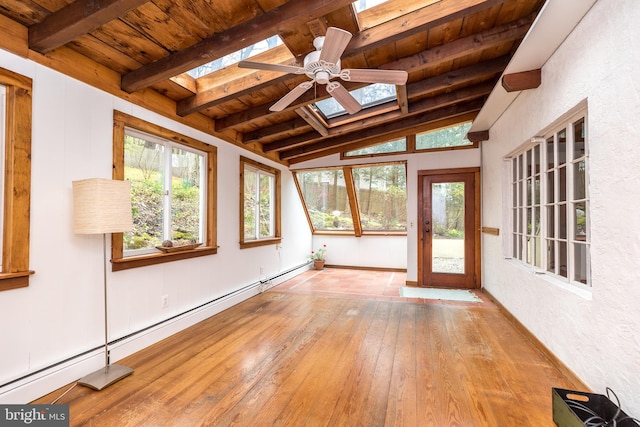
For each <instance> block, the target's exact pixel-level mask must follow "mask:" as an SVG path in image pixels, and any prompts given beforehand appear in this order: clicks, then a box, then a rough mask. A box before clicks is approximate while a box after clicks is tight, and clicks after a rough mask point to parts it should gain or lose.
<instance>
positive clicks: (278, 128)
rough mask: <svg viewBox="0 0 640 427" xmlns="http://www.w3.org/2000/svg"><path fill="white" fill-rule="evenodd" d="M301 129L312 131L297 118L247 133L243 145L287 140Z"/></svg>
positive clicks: (305, 122)
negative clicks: (287, 137) (278, 139)
mask: <svg viewBox="0 0 640 427" xmlns="http://www.w3.org/2000/svg"><path fill="white" fill-rule="evenodd" d="M300 108H304V107H300ZM301 128H302V129H303V130H305V131H310V130H311V127H310V125H309V123H307V121H306V120H304V119H303V118H301V117H296V118H295V119H293V120H288V121H286V122H282V123H278V124H275V125H272V126H269V127H266V128H261V129H257V130H255V131H252V132H248V133H245V134H244V135H243V137H242V143H243V144H251V143H253V142H259V143H261V144H262V143H264V141H265V140H272V139H277V138H285V137H286V136H287V135H291V133H292V132H293V131H294V130H297V131H299V130H300V129H301Z"/></svg>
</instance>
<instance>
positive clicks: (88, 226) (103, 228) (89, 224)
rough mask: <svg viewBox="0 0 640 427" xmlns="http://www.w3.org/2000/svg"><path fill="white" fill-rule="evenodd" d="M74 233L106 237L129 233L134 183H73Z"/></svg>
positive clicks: (99, 181) (82, 181) (84, 181)
mask: <svg viewBox="0 0 640 427" xmlns="http://www.w3.org/2000/svg"><path fill="white" fill-rule="evenodd" d="M72 186H73V212H74V220H73V232H74V233H76V234H104V233H120V232H123V231H130V230H131V229H132V228H133V220H132V217H131V183H130V182H129V181H116V180H111V179H102V178H91V179H84V180H81V181H73V182H72Z"/></svg>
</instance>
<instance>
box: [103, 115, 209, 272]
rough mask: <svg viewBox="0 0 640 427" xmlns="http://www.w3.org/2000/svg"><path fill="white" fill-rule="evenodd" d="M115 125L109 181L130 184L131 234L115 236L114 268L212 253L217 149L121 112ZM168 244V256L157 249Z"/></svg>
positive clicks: (113, 250)
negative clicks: (168, 242)
mask: <svg viewBox="0 0 640 427" xmlns="http://www.w3.org/2000/svg"><path fill="white" fill-rule="evenodd" d="M114 122H115V127H114V165H115V168H114V177H113V178H114V179H125V180H127V181H130V182H131V204H132V209H133V230H132V231H131V232H127V233H118V234H114V235H113V247H112V253H113V269H114V270H120V269H125V268H132V267H138V266H142V265H149V264H156V263H160V262H167V261H171V260H174V259H182V258H191V257H194V256H202V255H209V254H211V253H215V252H216V250H217V248H216V245H215V241H216V239H215V236H216V232H215V194H216V192H215V182H214V178H215V164H216V158H215V157H216V149H215V147H213V146H210V145H207V144H204V143H202V142H200V141H196V140H194V139H191V138H189V137H186V136H184V135H179V134H177V133H175V132H172V131H170V130H167V129H164V128H161V127H159V126H156V125H152V124H150V123H147V122H144V121H142V120H139V119H136V118H134V117H131V116H127V115H125V114H123V113H119V112H116V113H115V120H114ZM166 241H171V242H172V245H173V246H172V247H173V248H174V249H172V252H170V253H164V252H161V251H160V250H158V249H157V247H160V246H164V245H163V242H166ZM196 243H199V244H201V246H199V247H197V248H195V249H192V250H184V251H180V250H178V249H177V247H179V246H184V245H193V244H196Z"/></svg>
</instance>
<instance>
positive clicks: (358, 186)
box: [294, 162, 407, 236]
mask: <svg viewBox="0 0 640 427" xmlns="http://www.w3.org/2000/svg"><path fill="white" fill-rule="evenodd" d="M294 176H295V180H296V185H297V186H298V190H299V193H300V195H301V197H302V200H303V204H304V207H305V210H306V213H307V218H308V220H309V225H310V227H311V229H312V231H313V232H314V233H316V232H320V233H322V232H328V233H340V234H353V235H356V236H360V235H362V234H374V233H377V232H384V233H389V232H399V233H405V232H406V209H407V208H406V164H405V163H404V162H400V163H386V164H371V165H357V166H345V167H342V168H330V169H312V170H300V171H297V172H296V173H295V174H294Z"/></svg>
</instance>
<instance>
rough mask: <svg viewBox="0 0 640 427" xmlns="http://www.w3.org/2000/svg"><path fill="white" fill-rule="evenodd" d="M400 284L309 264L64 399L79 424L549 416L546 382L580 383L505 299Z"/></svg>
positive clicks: (528, 422) (369, 422)
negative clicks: (415, 294) (518, 320)
mask: <svg viewBox="0 0 640 427" xmlns="http://www.w3.org/2000/svg"><path fill="white" fill-rule="evenodd" d="M404 280H405V276H404V274H403V273H389V272H366V271H354V270H339V269H326V270H324V271H321V272H316V271H309V272H306V273H304V274H303V275H300V276H298V277H296V278H295V279H293V280H292V281H289V282H287V283H285V284H282V285H280V286H278V287H275V288H272V289H271V290H269V291H267V292H265V293H262V294H260V295H258V296H256V297H254V298H252V299H250V300H248V301H245V302H243V303H241V304H239V305H237V306H235V307H233V308H231V309H229V310H226V311H224V312H222V313H220V314H218V315H216V316H213V317H211V318H209V319H207V320H205V321H203V322H201V323H200V324H198V325H195V326H193V327H191V328H189V329H188V330H186V331H183V332H181V333H179V334H176V335H174V336H172V337H169V338H167V339H166V340H164V341H162V342H160V343H158V344H156V345H153V346H151V347H149V348H147V349H145V350H143V351H140V352H139V353H136V354H134V355H132V356H130V357H128V358H126V359H125V360H123V361H122V364H124V365H126V366H129V367H132V368H134V369H135V373H134V374H133V375H131V376H130V377H127V378H125V379H124V380H122V381H120V382H118V383H116V384H114V385H112V386H111V387H109V388H107V389H105V390H102V391H100V392H95V391H93V390H90V389H87V388H85V387H81V386H78V387H75V388H73V389H72V390H71V391H69V392H68V393H67V394H66V395H64V396H63V397H62V398H60V400H59V401H58V402H57V403H68V404H70V413H71V425H72V426H80V425H93V426H100V427H103V426H118V427H122V426H196V425H207V426H209V425H211V426H229V425H238V426H273V425H278V426H367V427H369V426H434V427H442V426H465V427H466V426H490V427H502V426H506V427H512V426H517V427H526V426H531V427H541V426H553V425H554V423H553V421H552V420H551V387H560V388H569V389H571V388H576V385H575V384H573V383H572V382H571V380H570V379H568V378H566V377H564V376H563V374H562V373H561V372H560V371H559V370H558V369H556V368H555V367H554V366H553V364H552V363H551V362H550V361H549V360H548V359H547V358H546V357H545V356H544V354H543V353H542V352H541V351H539V350H538V349H537V348H535V347H534V346H533V345H532V344H531V343H530V342H529V341H528V340H527V339H526V337H524V336H523V335H522V334H521V333H520V332H519V331H518V329H516V328H515V327H514V326H513V325H512V324H511V323H510V322H509V321H508V320H507V319H506V318H505V316H504V315H503V314H502V313H501V312H500V311H499V310H498V308H496V307H495V306H494V305H493V304H492V303H491V302H490V301H489V300H487V299H486V298H484V297H483V302H481V303H475V304H473V303H448V302H442V301H436V302H425V301H424V300H419V301H412V300H407V299H402V298H400V297H398V296H397V295H398V294H397V293H396V294H395V295H394V294H393V293H394V292H395V291H394V290H393V289H394V288H395V289H396V291H397V288H398V287H399V286H402V284H403V283H404ZM340 283H342V286H340ZM385 293H387V294H388V295H385ZM417 302H420V303H417ZM66 389H67V388H63V389H61V390H58V391H56V392H54V393H51V394H50V395H48V396H45V397H43V398H41V399H39V400H38V401H36V402H34V403H47V402H51V401H53V399H55V398H57V397H59V396H60V395H61V394H62V392H64V391H65V390H66Z"/></svg>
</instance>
